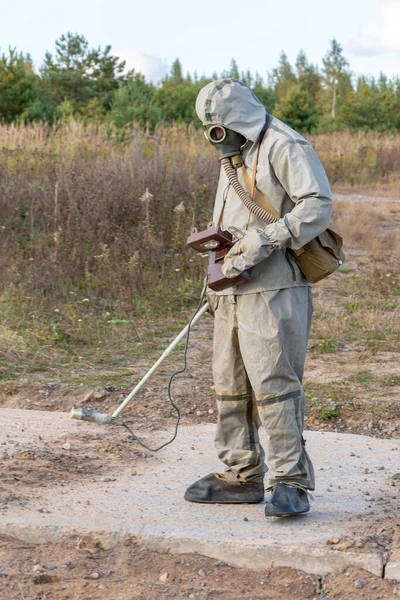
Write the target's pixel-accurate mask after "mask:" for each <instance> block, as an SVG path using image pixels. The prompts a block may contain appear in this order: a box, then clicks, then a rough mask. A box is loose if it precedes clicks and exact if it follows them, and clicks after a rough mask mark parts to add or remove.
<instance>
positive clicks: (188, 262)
mask: <svg viewBox="0 0 400 600" xmlns="http://www.w3.org/2000/svg"><path fill="white" fill-rule="evenodd" d="M188 133H189V135H188ZM312 142H313V144H314V146H315V148H316V150H317V152H318V153H319V155H320V156H321V158H322V161H323V163H324V165H325V167H326V169H327V171H328V175H329V177H330V179H331V182H332V184H333V188H334V192H335V201H334V220H333V228H334V229H336V230H337V231H338V232H339V233H341V235H342V236H343V237H344V240H345V252H346V256H347V260H346V263H345V264H344V265H343V267H342V268H341V269H339V271H338V272H336V273H335V274H334V275H333V276H332V277H330V278H328V279H326V280H324V281H323V282H321V283H319V284H317V285H316V286H314V293H313V296H314V317H313V324H312V331H311V336H310V345H309V353H308V359H307V365H306V374H305V389H306V393H307V399H308V408H307V427H308V428H309V429H323V430H332V431H346V432H352V433H362V434H365V435H368V436H375V437H385V438H393V439H394V438H398V437H399V432H400V408H399V402H398V398H399V392H400V364H399V356H400V320H399V308H400V259H399V252H400V236H399V234H398V232H399V225H400V162H399V157H400V151H399V150H398V147H399V143H398V142H399V140H398V138H395V137H390V136H388V135H378V134H356V135H354V136H351V135H350V134H348V133H342V134H334V135H330V136H318V137H316V138H314V139H313V140H312ZM217 175H218V164H217V162H216V160H215V157H214V156H213V154H212V152H211V149H209V148H208V147H207V145H206V144H205V143H203V138H202V135H201V133H199V132H196V131H189V132H187V131H186V130H184V129H183V128H182V129H181V128H174V129H168V130H159V131H157V132H156V133H155V134H154V135H149V134H146V133H141V132H135V134H134V136H133V138H132V140H131V141H130V142H129V143H128V142H126V141H123V140H118V139H117V138H116V136H115V135H114V133H113V132H112V131H108V132H106V134H105V133H104V132H103V131H102V130H101V129H99V128H96V127H95V126H88V127H86V128H84V127H83V126H82V125H80V124H76V123H71V124H70V125H68V126H65V127H63V128H60V129H58V130H54V131H52V130H48V129H46V128H44V127H41V126H32V127H29V128H18V127H8V128H7V127H0V406H7V407H18V408H30V409H36V410H62V411H64V410H68V409H69V408H70V407H71V406H73V405H74V406H85V407H90V408H96V409H99V410H101V411H109V410H110V409H111V408H113V407H115V406H116V405H117V404H118V403H119V402H120V401H121V399H123V397H124V395H126V393H127V391H129V390H130V389H131V388H132V387H133V386H134V385H135V383H136V382H137V381H138V380H139V379H140V377H141V376H142V375H143V374H144V373H145V372H146V370H147V369H148V368H149V367H150V366H151V364H152V363H153V362H154V361H155V360H156V359H157V358H158V356H159V355H160V353H161V352H162V350H163V349H164V348H165V347H166V345H167V344H168V343H169V341H170V340H171V339H172V338H173V337H174V335H176V333H177V332H178V331H179V330H180V329H181V328H182V327H183V326H184V325H185V324H186V322H187V320H188V319H189V316H190V315H191V313H192V311H193V310H194V307H195V306H196V303H197V298H198V295H199V292H200V288H201V281H202V278H203V275H204V272H205V269H206V261H205V259H202V258H201V257H200V256H199V255H197V254H196V253H194V252H192V251H191V250H189V249H187V248H186V247H185V241H186V236H187V234H188V232H189V231H190V229H191V227H192V226H193V225H194V224H196V225H197V226H202V225H205V224H206V223H207V221H208V220H209V218H210V215H211V211H212V203H213V196H214V193H215V188H216V180H217ZM146 190H147V192H146ZM182 203H183V209H184V210H182V209H177V210H175V209H176V207H177V206H178V205H182ZM212 327H213V322H212V318H211V317H209V316H205V317H204V319H203V321H201V323H200V324H199V325H198V326H197V327H196V328H195V329H194V331H193V333H192V337H191V343H190V351H189V368H188V371H187V373H186V374H185V375H184V376H182V377H181V378H180V379H179V380H177V381H176V384H175V385H174V388H173V392H174V397H175V400H176V402H177V403H178V405H179V407H180V408H181V410H182V425H183V426H184V425H185V424H193V423H203V422H213V421H215V406H214V398H213V389H212V379H211V373H210V366H211V339H212ZM181 363H182V347H180V348H178V349H177V351H176V353H175V354H174V355H173V356H172V357H171V358H170V360H169V361H167V363H166V364H164V365H163V367H162V368H161V369H160V371H159V372H158V373H157V374H156V375H155V376H154V378H153V379H152V380H151V381H150V382H149V383H148V384H147V385H146V387H145V388H144V389H143V391H142V392H141V394H140V396H139V397H138V398H137V400H136V401H135V402H134V404H133V405H132V406H130V407H129V409H128V410H127V413H126V414H127V417H126V419H127V422H130V423H131V424H133V425H134V428H135V430H136V431H138V432H139V433H140V434H142V435H143V436H144V438H145V439H147V440H148V441H150V442H154V444H156V442H157V428H158V427H159V426H160V425H161V424H171V425H172V423H173V416H172V415H171V412H170V409H169V406H168V403H167V400H166V387H167V384H168V379H169V376H170V374H171V373H172V372H173V371H174V370H175V369H176V368H177V367H179V366H181ZM111 438H112V444H113V446H114V447H115V448H116V449H117V450H116V451H118V452H124V451H125V450H126V448H125V445H126V439H125V438H126V436H125V433H121V430H118V432H113V433H112V434H111V433H110V439H111ZM110 443H111V442H110ZM94 450H95V449H94ZM21 465H22V466H21V469H20V472H19V475H18V476H19V477H20V478H22V480H24V478H25V479H26V478H27V481H29V482H30V484H31V485H33V486H35V485H38V484H39V483H40V480H41V477H42V475H43V474H42V473H41V472H35V471H34V470H32V468H31V467H32V465H30V463H29V464H28V463H27V468H26V470H24V465H25V463H24V462H23V461H22V463H21ZM28 467H29V468H28ZM73 468H74V469H75V468H76V465H74V466H73ZM51 469H52V473H53V476H54V477H57V476H58V473H59V469H62V471H63V474H62V476H63V477H67V478H68V465H65V464H64V463H63V464H61V463H59V462H57V461H55V462H54V464H53V465H52V467H51ZM72 470H73V469H72ZM72 470H71V477H72ZM10 482H11V479H10V478H8V475H7V470H4V472H2V473H1V474H0V499H3V500H4V497H7V494H8V495H10V494H11V495H12V493H13V490H14V488H12V489H11V488H10V485H11V484H10ZM14 483H15V482H14ZM385 527H386V530H385V531H381V530H380V529H379V528H377V529H376V531H375V532H374V535H375V536H376V537H374V540H375V539H376V543H382V545H384V544H385V543H386V541H385V540H387V539H388V536H389V537H390V539H391V540H393V539H395V536H396V535H398V532H397V534H396V531H395V529H396V527H395V524H389V525H388V524H386V525H385ZM65 543H66V546H65V547H64V548H63V549H60V548H59V547H58V546H57V547H54V546H52V547H42V548H40V549H38V548H34V547H30V546H29V545H23V547H22V545H21V544H19V543H17V542H13V543H11V545H10V541H9V540H0V544H1V547H2V549H4V548H6V547H7V548H8V549H9V550H8V554H7V560H8V564H9V565H14V567H15V568H17V567H18V565H21V564H22V563H23V562H24V561H30V562H32V565H33V563H34V562H36V563H43V564H44V563H45V562H46V561H47V562H53V561H57V560H58V561H59V562H60V561H61V559H62V558H63V557H64V556H65V557H66V556H67V554H68V553H69V554H68V556H69V555H70V556H72V559H71V560H72V562H73V563H74V562H75V561H76V563H77V564H78V563H79V565H80V566H79V568H78V566H75V567H74V568H75V569H76V570H75V571H74V573H73V574H72V575H71V572H70V571H69V570H68V569H69V567H68V566H66V567H65V569H64V567H62V569H64V570H62V569H61V568H60V569H59V570H58V572H57V575H53V573H50V574H48V573H47V572H46V573H45V574H44V575H43V574H41V573H37V574H36V575H35V577H36V578H39V579H38V581H37V582H33V579H32V577H34V576H26V577H25V575H24V576H22V575H21V578H20V581H18V580H17V579H15V581H14V579H13V583H12V586H13V587H12V593H13V594H14V595H12V596H10V598H11V597H12V598H14V597H15V598H19V597H21V598H22V597H26V598H34V597H36V598H38V597H40V598H43V599H44V598H50V597H52V598H53V597H57V598H58V597H59V598H83V597H85V598H104V599H106V598H109V597H110V596H109V594H110V589H111V588H109V587H108V583H107V581H108V580H107V581H106V580H104V582H103V580H102V581H101V583H98V582H97V581H92V580H91V579H90V573H91V572H92V571H94V570H95V569H94V568H93V569H92V567H91V565H92V564H95V562H94V561H93V560H92V555H93V554H95V555H96V561H97V562H96V565H98V567H96V569H97V568H98V569H100V570H101V571H102V572H103V571H104V573H105V572H106V571H107V569H109V570H110V569H111V571H113V570H114V567H112V566H111V567H110V566H109V562H110V561H111V563H112V561H113V560H119V561H120V562H119V563H118V564H119V568H120V569H121V570H122V571H123V573H124V575H123V581H124V586H122V585H121V586H119V583H118V584H115V585H117V588H116V587H115V585H113V587H112V589H113V590H116V589H118V593H119V594H120V595H119V596H115V597H120V598H121V599H122V598H136V597H137V598H154V597H159V596H158V595H155V594H163V597H165V598H167V597H174V596H176V595H178V594H179V595H182V594H183V593H185V590H187V589H188V587H190V589H193V594H194V596H193V597H196V598H197V597H199V598H200V597H203V596H202V595H201V594H202V592H201V586H202V585H203V584H202V583H201V580H207V585H209V584H210V585H211V580H212V584H213V586H214V588H215V590H216V591H218V594H219V595H218V597H220V598H227V599H228V598H229V599H231V598H233V596H232V595H231V583H232V580H233V579H234V578H235V577H236V576H237V575H236V574H235V573H236V572H235V570H234V569H230V568H228V567H225V569H226V570H224V571H223V573H222V571H221V568H220V566H218V565H217V566H216V565H215V564H213V562H212V561H211V560H209V559H203V558H200V557H183V560H182V557H180V558H179V559H178V558H176V557H173V556H170V557H168V556H162V555H160V556H159V555H154V554H153V555H151V556H150V555H148V554H147V553H146V552H142V551H141V553H140V552H139V551H138V553H137V554H135V557H134V558H132V556H128V550H127V549H124V548H120V549H119V550H118V556H119V558H118V559H117V558H116V557H115V556H114V554H113V552H105V551H103V550H102V549H101V548H96V547H95V546H94V545H93V543H92V541H91V540H83V541H82V543H80V542H79V543H78V542H77V541H76V540H67V541H66V542H65ZM374 543H375V542H374ZM86 546H87V547H88V548H89V550H87V549H86ZM125 555H126V556H125ZM82 557H83V558H82ZM67 558H68V557H67ZM67 558H65V559H64V560H67ZM132 560H134V562H135V564H136V562H137V568H136V569H135V571H134V573H131V570H130V564H131V562H132ZM181 560H182V562H181V563H180V561H181ZM46 564H47V563H46ZM60 564H61V563H60ZM113 564H114V563H113ZM153 565H155V566H154V568H152V567H153ZM0 567H1V564H0ZM14 567H12V568H14ZM10 568H11V566H10ZM171 569H174V570H175V572H176V573H177V575H176V578H175V580H174V581H172V583H171V582H168V583H165V584H161V583H160V581H159V575H160V573H161V572H164V571H169V570H171ZM64 571H65V573H64ZM220 571H221V572H220ZM200 572H201V573H203V572H204V573H205V575H204V576H203V575H201V577H199V575H198V574H199V573H200ZM349 573H350V572H349ZM215 574H217V575H218V578H219V583H217V581H216V580H215V578H214V575H215ZM0 575H1V572H0ZM209 575H210V577H211V579H210V582H208V576H209ZM350 575H351V577H350V579H351V587H346V585H345V584H344V582H343V580H344V578H343V577H342V575H339V574H333V575H332V576H330V577H329V578H328V580H327V581H326V582H325V583H324V585H323V583H322V582H321V581H320V580H318V579H317V578H315V577H308V576H305V575H301V573H300V574H299V573H296V572H291V571H290V570H285V572H280V571H276V570H275V571H274V570H272V571H270V572H268V573H267V572H266V573H263V574H260V582H261V581H263V580H264V579H265V580H267V579H268V580H269V581H270V582H271V588H270V592H271V596H269V595H265V594H266V593H267V592H266V591H265V586H264V587H263V585H264V584H262V583H260V584H258V583H257V584H255V585H254V586H253V591H252V594H253V595H250V596H248V595H242V596H240V597H246V598H247V597H249V598H250V597H253V598H261V597H262V598H269V597H275V598H282V599H284V598H287V597H289V596H288V595H285V594H286V591H287V592H288V594H289V595H290V597H291V596H292V595H294V594H295V595H298V596H299V597H301V598H303V597H304V598H314V597H315V598H322V597H323V596H326V595H327V594H329V597H331V598H334V597H338V596H337V595H335V594H336V593H337V594H339V595H341V597H345V598H362V597H365V596H364V595H363V594H364V591H363V590H355V589H354V581H353V580H355V579H357V578H364V580H366V578H368V580H369V585H370V588H369V592H368V593H369V594H370V595H369V596H368V597H371V598H374V599H375V598H378V597H379V598H385V599H386V598H392V597H395V596H394V595H393V591H392V590H393V585H391V584H389V583H388V582H378V581H377V579H376V578H374V577H373V576H370V575H368V576H366V575H365V573H360V572H357V573H356V572H354V573H353V572H351V573H350ZM40 577H45V578H46V577H47V578H48V577H50V579H51V578H52V577H58V580H57V581H58V583H57V581H56V579H54V582H53V583H54V586H53V587H52V588H51V589H52V590H53V591H52V592H50V591H49V587H48V584H49V583H52V582H51V581H50V580H48V581H47V582H46V581H45V579H43V581H42V580H40ZM282 577H284V578H285V582H286V583H285V585H286V584H287V586H286V587H287V590H286V591H285V592H281V591H279V590H280V587H281V586H279V585H278V584H279V581H281V579H282ZM241 578H242V579H241V581H246V582H248V584H249V585H251V583H250V582H251V581H252V575H251V574H249V573H247V572H243V573H242V575H241ZM350 579H349V581H350ZM110 581H111V579H110ZM257 581H258V580H257ZM56 583H57V585H55V584H56ZM103 583H104V585H103ZM128 584H129V585H128ZM46 585H47V587H46ZM100 585H103V588H100V587H99V586H100ZM246 585H247V584H246ZM324 586H325V587H324ZM372 586H375V587H374V588H373V587H372ZM10 589H11V588H10ZM55 589H57V594H58V596H51V595H48V594H49V593H50V594H52V593H54V590H55ZM35 590H36V591H35ZM82 590H84V591H82ZM371 590H375V591H371ZM35 593H40V594H41V595H36V596H35V595H34V594H35ZM246 593H247V592H246ZM249 593H250V592H249ZM268 593H269V592H268ZM281 593H282V595H279V594H281ZM24 594H25V595H24ZM135 594H136V595H135ZM146 594H147V595H146ZM152 594H153V595H152ZM113 596H114V592H113ZM186 597H187V596H186ZM189 597H191V596H189ZM204 597H206V596H204ZM210 597H213V596H212V595H211V596H210ZM238 597H239V596H238ZM0 598H1V592H0ZM7 600H8V598H7Z"/></svg>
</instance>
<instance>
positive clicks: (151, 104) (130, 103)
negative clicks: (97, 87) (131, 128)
mask: <svg viewBox="0 0 400 600" xmlns="http://www.w3.org/2000/svg"><path fill="white" fill-rule="evenodd" d="M154 91H155V88H154V86H153V85H151V84H149V83H146V81H145V79H144V77H143V75H141V74H140V73H135V74H133V75H132V76H131V77H130V78H129V80H128V81H127V82H126V83H125V84H121V85H120V87H119V88H118V90H117V91H116V92H114V97H113V101H112V103H111V110H110V112H109V119H110V120H111V121H112V122H113V123H114V125H116V126H117V127H125V126H126V125H128V124H129V123H137V124H139V125H140V126H141V127H145V126H146V124H147V123H150V124H151V125H152V126H153V127H154V126H155V125H156V124H157V122H158V121H159V120H160V119H161V109H160V107H159V106H158V105H157V103H156V101H155V97H154Z"/></svg>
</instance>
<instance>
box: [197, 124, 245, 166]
mask: <svg viewBox="0 0 400 600" xmlns="http://www.w3.org/2000/svg"><path fill="white" fill-rule="evenodd" d="M204 135H205V137H206V139H207V140H208V141H209V142H210V143H211V144H212V145H213V146H214V147H215V149H216V150H217V152H218V158H219V160H222V159H223V158H230V159H231V163H232V166H233V167H234V168H239V167H241V166H242V164H243V163H242V159H241V157H240V149H241V147H242V146H243V145H244V144H245V143H246V138H245V137H244V135H241V134H240V133H237V132H236V131H233V130H232V129H228V128H227V127H223V126H222V125H209V126H207V127H206V130H205V132H204Z"/></svg>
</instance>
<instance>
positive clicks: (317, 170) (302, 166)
mask: <svg viewBox="0 0 400 600" xmlns="http://www.w3.org/2000/svg"><path fill="white" fill-rule="evenodd" d="M270 162H271V165H272V167H273V169H274V172H275V175H276V178H277V179H278V180H279V182H280V183H281V185H282V187H283V188H284V189H285V191H286V193H287V194H288V196H289V197H290V198H291V200H292V201H293V202H294V203H295V207H294V208H293V210H292V211H291V212H289V213H287V214H286V215H284V216H283V217H282V218H281V219H279V221H277V222H276V223H272V224H268V225H267V226H266V227H265V229H264V232H265V235H266V236H267V238H268V240H269V242H270V244H271V245H272V246H273V248H274V249H281V248H286V247H288V248H292V249H293V250H298V249H299V248H301V247H302V246H304V245H305V244H307V243H308V242H309V241H311V240H312V239H313V238H315V237H316V236H317V235H319V234H320V233H322V232H323V231H325V229H326V228H327V227H328V225H329V221H330V218H331V214H332V194H331V190H330V187H329V182H328V178H327V176H326V173H325V171H324V168H323V166H322V164H321V162H320V160H319V158H318V157H317V155H316V154H315V152H314V150H313V148H312V147H311V145H310V144H308V143H307V142H298V141H296V140H288V141H287V142H285V144H284V145H283V146H282V147H281V148H280V149H279V150H278V151H277V152H276V154H275V155H272V156H271V158H270Z"/></svg>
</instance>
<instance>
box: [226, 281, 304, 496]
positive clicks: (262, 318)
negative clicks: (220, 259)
mask: <svg viewBox="0 0 400 600" xmlns="http://www.w3.org/2000/svg"><path fill="white" fill-rule="evenodd" d="M238 309H239V310H238V323H239V325H238V339H239V345H240V352H241V355H242V357H243V361H244V365H245V368H246V371H247V374H248V377H249V379H250V382H251V386H252V388H253V390H254V393H255V396H256V400H257V407H258V412H259V415H260V419H261V422H262V424H263V426H264V427H265V429H266V431H267V434H268V438H269V442H268V448H267V463H268V467H269V476H270V478H269V486H271V487H272V486H275V485H276V484H277V483H279V482H283V483H285V484H289V485H290V486H295V487H298V488H302V489H303V490H304V489H310V490H312V489H314V471H313V466H312V463H311V460H310V457H309V456H308V454H307V452H306V449H305V445H304V440H303V425H304V409H305V396H304V391H303V387H302V378H303V371H304V361H305V357H306V351H307V341H308V334H309V328H310V322H311V315H312V301H311V290H310V289H309V288H307V287H299V288H288V289H283V290H277V291H272V292H261V293H259V294H249V295H243V296H239V297H238Z"/></svg>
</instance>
